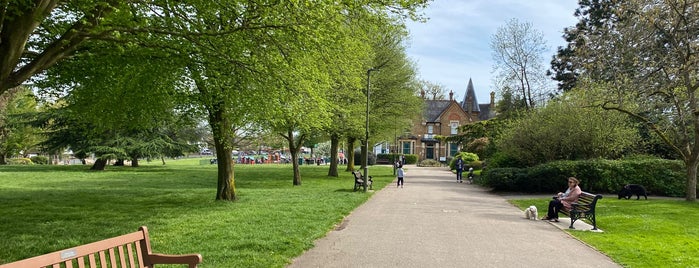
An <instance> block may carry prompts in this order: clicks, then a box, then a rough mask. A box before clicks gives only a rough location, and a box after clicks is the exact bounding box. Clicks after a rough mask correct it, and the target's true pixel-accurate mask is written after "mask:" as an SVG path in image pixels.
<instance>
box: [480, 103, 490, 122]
mask: <svg viewBox="0 0 699 268" xmlns="http://www.w3.org/2000/svg"><path fill="white" fill-rule="evenodd" d="M478 107H479V108H480V110H481V113H480V114H478V120H480V121H485V120H488V119H491V118H492V114H490V104H489V103H486V104H478Z"/></svg>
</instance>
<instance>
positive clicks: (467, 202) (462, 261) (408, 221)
mask: <svg viewBox="0 0 699 268" xmlns="http://www.w3.org/2000/svg"><path fill="white" fill-rule="evenodd" d="M405 170H406V177H405V187H404V188H397V187H396V186H395V185H389V186H386V188H384V189H383V190H381V191H378V192H376V193H375V194H374V196H373V197H371V198H370V199H369V200H368V201H367V202H366V203H365V204H363V205H362V206H360V207H358V208H357V209H356V210H354V211H353V212H352V213H351V214H350V215H349V216H347V217H346V218H345V221H344V222H343V223H342V224H341V225H340V226H338V227H337V228H335V230H333V231H331V232H329V233H328V234H327V236H326V237H324V238H321V239H319V240H318V241H316V243H315V247H314V248H312V249H310V250H309V251H307V252H306V253H304V254H303V255H301V256H299V257H297V258H296V259H294V260H293V263H292V264H290V265H289V266H288V267H303V268H308V267H559V266H560V267H562V266H566V265H567V264H570V263H575V265H574V266H576V267H620V266H619V265H617V264H616V263H614V262H612V260H611V259H609V258H608V257H607V256H606V255H604V254H602V253H600V252H598V251H596V250H594V249H592V248H590V247H588V246H587V245H585V244H584V243H582V242H580V241H578V240H576V239H574V238H572V237H571V236H570V235H568V234H567V233H566V232H564V231H561V230H560V229H558V228H556V227H555V226H554V225H552V224H549V223H548V222H544V221H530V220H526V219H524V218H523V213H522V211H521V210H519V209H518V208H516V207H514V206H513V205H511V204H509V203H507V201H506V200H505V198H504V197H501V196H498V195H494V194H491V193H489V192H487V191H485V190H483V189H482V188H480V187H478V186H475V185H469V184H466V183H462V184H459V183H456V182H455V181H456V180H455V175H454V174H452V173H451V172H449V171H448V170H446V169H445V168H418V167H415V166H406V167H405ZM464 175H465V174H464ZM600 235H601V234H600Z"/></svg>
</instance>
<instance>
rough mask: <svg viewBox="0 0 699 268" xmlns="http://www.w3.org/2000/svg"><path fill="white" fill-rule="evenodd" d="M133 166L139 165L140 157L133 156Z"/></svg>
mask: <svg viewBox="0 0 699 268" xmlns="http://www.w3.org/2000/svg"><path fill="white" fill-rule="evenodd" d="M131 167H138V157H133V158H131Z"/></svg>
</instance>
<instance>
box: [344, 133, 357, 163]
mask: <svg viewBox="0 0 699 268" xmlns="http://www.w3.org/2000/svg"><path fill="white" fill-rule="evenodd" d="M356 141H357V139H356V138H351V137H347V152H345V158H346V159H347V170H345V171H354V142H356Z"/></svg>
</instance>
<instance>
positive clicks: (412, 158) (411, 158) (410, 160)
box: [376, 154, 417, 164]
mask: <svg viewBox="0 0 699 268" xmlns="http://www.w3.org/2000/svg"><path fill="white" fill-rule="evenodd" d="M401 155H403V154H378V155H376V159H377V161H378V160H384V161H388V162H389V163H394V162H395V160H394V159H398V157H399V156H401ZM405 163H406V164H416V163H417V155H414V154H406V155H405Z"/></svg>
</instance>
